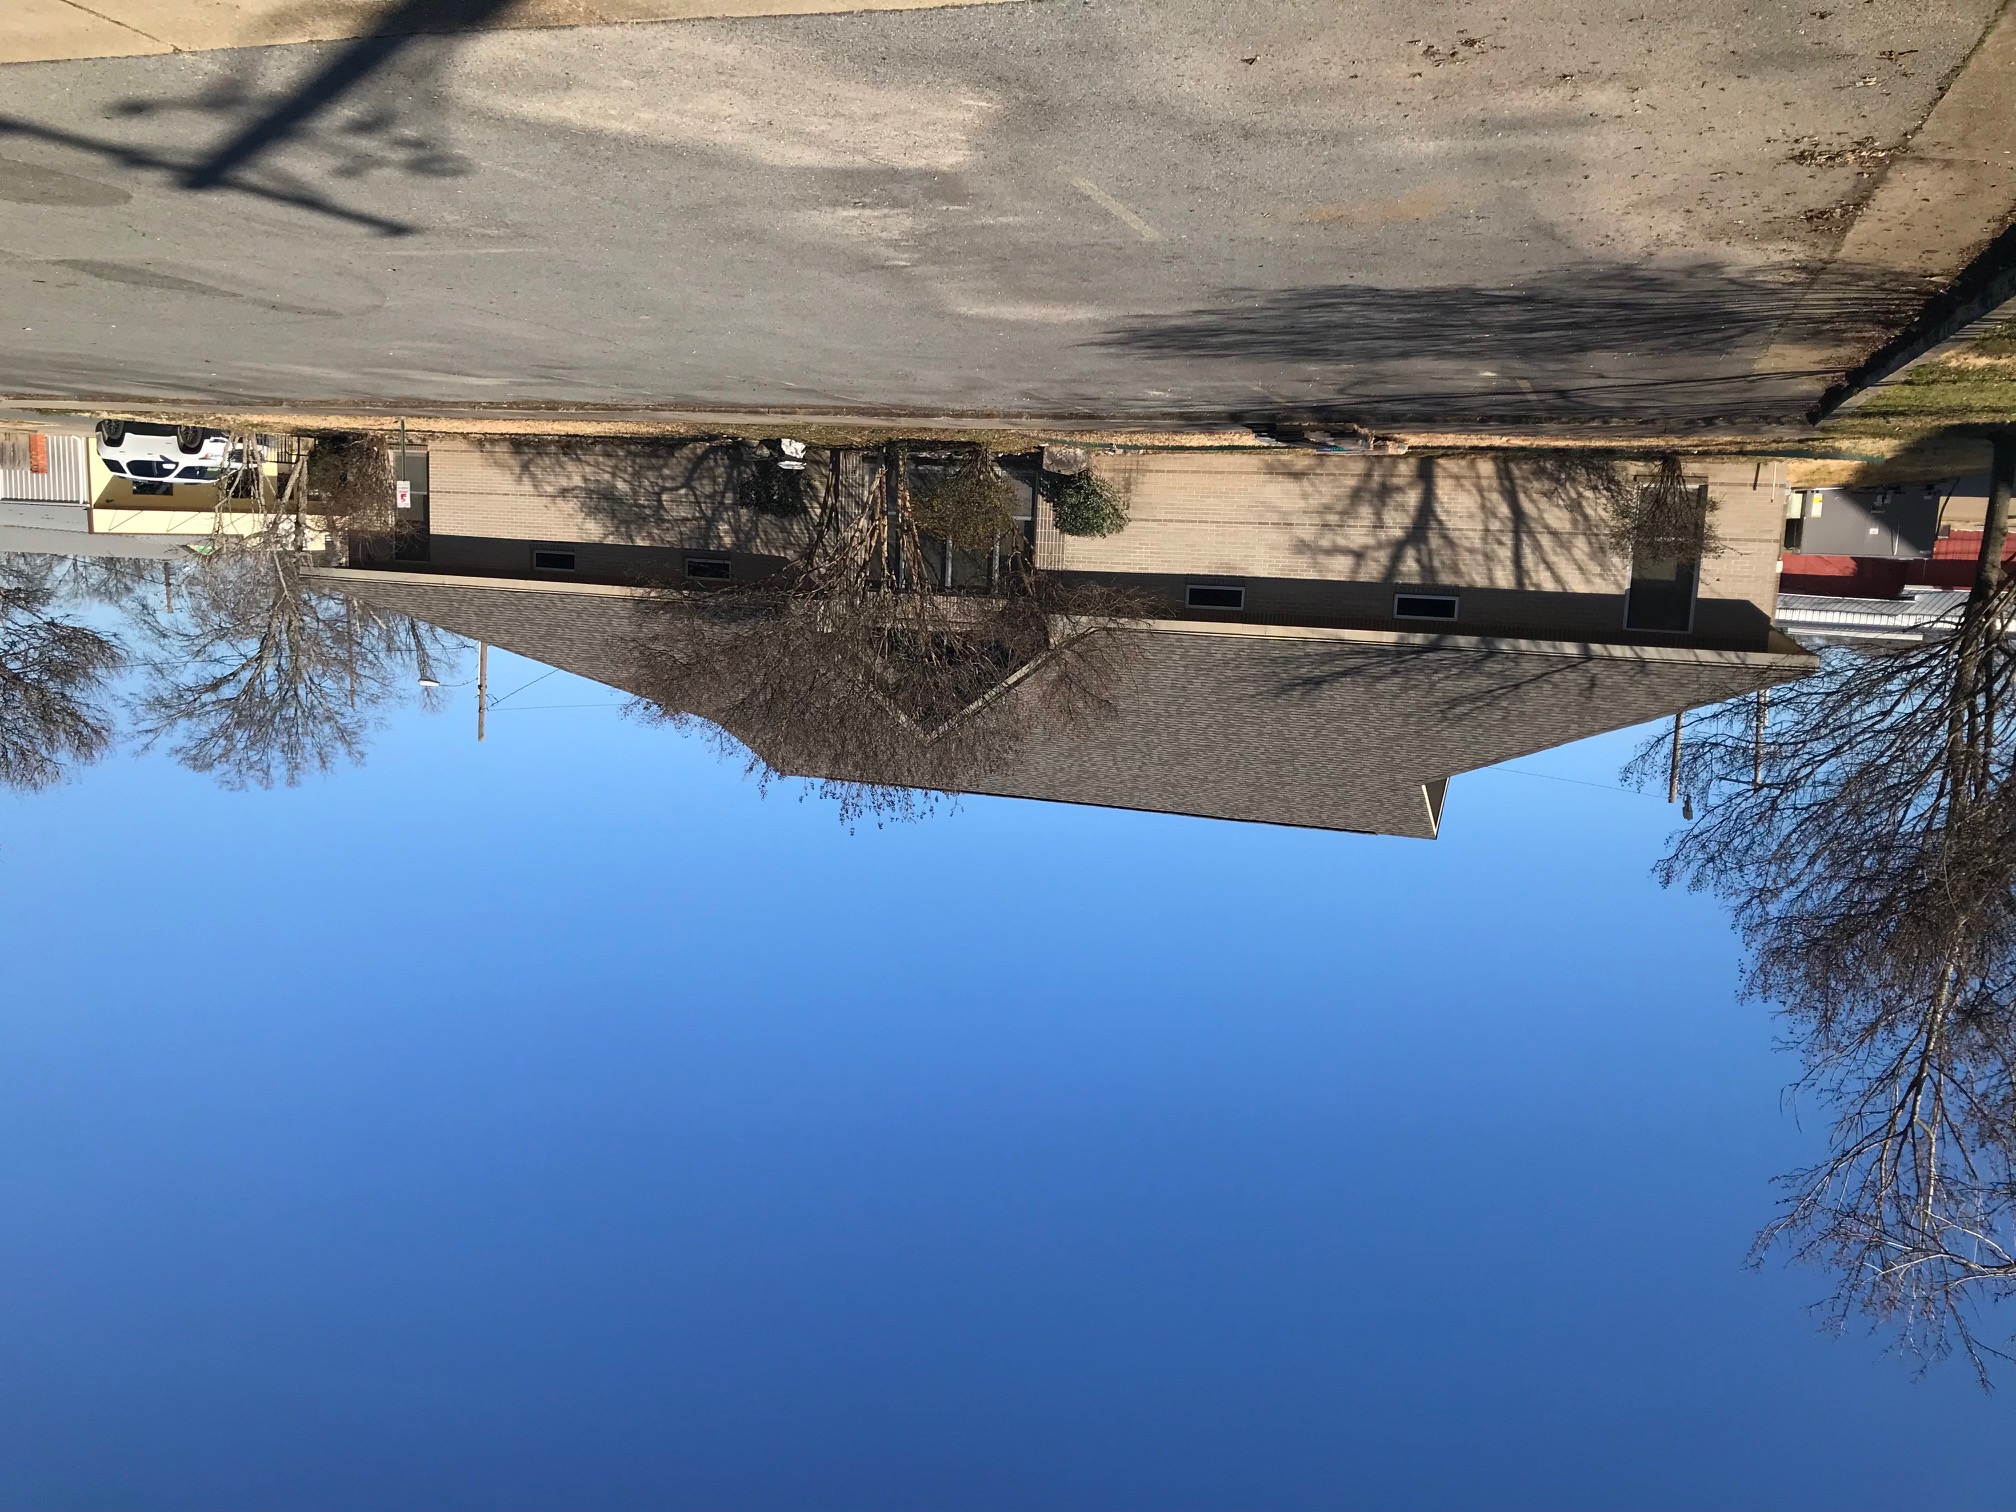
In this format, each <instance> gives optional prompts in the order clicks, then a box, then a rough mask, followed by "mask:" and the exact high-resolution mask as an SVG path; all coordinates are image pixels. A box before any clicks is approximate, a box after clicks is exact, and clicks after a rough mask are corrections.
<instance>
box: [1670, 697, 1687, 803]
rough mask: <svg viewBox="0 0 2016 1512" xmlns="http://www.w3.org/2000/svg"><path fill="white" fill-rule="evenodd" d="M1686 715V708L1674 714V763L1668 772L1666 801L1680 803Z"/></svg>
mask: <svg viewBox="0 0 2016 1512" xmlns="http://www.w3.org/2000/svg"><path fill="white" fill-rule="evenodd" d="M1686 717H1687V711H1686V710H1684V709H1683V710H1681V711H1680V712H1679V713H1678V714H1675V715H1674V716H1673V765H1672V766H1671V767H1670V768H1669V769H1668V771H1667V773H1666V801H1667V802H1668V803H1678V802H1679V801H1680V721H1681V720H1683V719H1685V718H1686Z"/></svg>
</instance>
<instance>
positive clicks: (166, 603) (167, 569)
mask: <svg viewBox="0 0 2016 1512" xmlns="http://www.w3.org/2000/svg"><path fill="white" fill-rule="evenodd" d="M161 607H162V608H164V609H166V610H167V611H168V612H169V613H170V614H173V613H174V612H175V564H174V563H173V562H163V563H162V564H161Z"/></svg>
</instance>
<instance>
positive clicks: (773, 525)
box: [428, 439, 826, 555]
mask: <svg viewBox="0 0 2016 1512" xmlns="http://www.w3.org/2000/svg"><path fill="white" fill-rule="evenodd" d="M429 460H430V488H431V492H430V494H429V496H428V511H429V528H430V529H431V530H432V532H433V533H434V534H436V535H447V536H478V537H488V538H492V539H500V540H511V541H576V542H583V543H589V544H596V545H626V546H664V547H683V548H685V549H688V550H722V551H726V550H736V551H756V552H768V553H772V554H776V555H786V554H789V553H790V552H791V551H792V550H793V548H794V545H795V543H796V541H797V539H798V532H799V526H798V525H797V524H796V523H794V522H792V521H789V520H779V519H775V518H771V517H767V516H763V515H759V514H756V513H755V512H753V511H751V510H747V509H738V508H735V507H734V505H733V500H734V487H733V477H732V469H731V467H730V465H729V463H728V461H727V459H726V457H725V456H723V455H722V454H720V453H710V452H709V451H708V449H707V448H706V447H705V446H702V445H690V446H685V447H679V448H676V449H675V448H670V447H665V448H657V447H636V446H620V445H617V446H611V445H607V444H580V443H559V444H555V443H552V442H543V441H542V442H535V443H530V444H526V443H510V442H500V441H485V440H476V441H468V440H452V439H451V440H443V441H436V442H434V443H433V444H432V446H430V447H429ZM802 476H804V477H805V478H806V479H807V480H808V481H809V482H810V484H811V486H813V487H815V488H816V487H819V486H821V485H822V484H823V482H824V480H825V477H826V474H825V473H824V472H823V470H821V469H818V468H814V469H812V470H810V471H808V472H807V473H805V474H803V475H802Z"/></svg>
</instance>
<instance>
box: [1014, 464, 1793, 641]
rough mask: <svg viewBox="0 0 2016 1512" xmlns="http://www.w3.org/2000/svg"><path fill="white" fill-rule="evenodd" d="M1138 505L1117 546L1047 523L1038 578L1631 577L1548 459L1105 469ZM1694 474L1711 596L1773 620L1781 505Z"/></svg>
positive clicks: (1567, 474)
mask: <svg viewBox="0 0 2016 1512" xmlns="http://www.w3.org/2000/svg"><path fill="white" fill-rule="evenodd" d="M1093 467H1094V470H1095V471H1097V472H1098V473H1099V474H1100V475H1101V476H1103V477H1105V478H1107V479H1109V480H1110V481H1112V482H1113V483H1114V485H1115V486H1116V487H1118V488H1120V489H1121V490H1122V491H1123V492H1124V493H1125V494H1126V495H1127V496H1128V499H1129V523H1128V526H1127V528H1126V529H1125V530H1123V531H1121V532H1120V533H1119V534H1118V535H1113V536H1107V537H1103V538H1081V537H1070V536H1063V535H1059V534H1058V533H1057V531H1056V529H1055V527H1054V526H1052V525H1051V523H1050V519H1049V511H1048V510H1047V508H1046V509H1045V510H1044V511H1043V512H1042V515H1041V517H1040V518H1039V520H1038V529H1037V551H1038V562H1039V564H1041V565H1043V566H1047V567H1054V568H1063V569H1070V570H1077V571H1088V572H1151V573H1171V574H1192V575H1196V576H1225V577H1255V578H1257V577H1276V578H1311V579H1326V580H1330V581H1336V582H1358V583H1387V584H1396V585H1401V586H1420V587H1426V586H1438V587H1452V588H1492V589H1508V590H1524V591H1529V592H1541V593H1579V594H1621V593H1623V592H1624V591H1625V588H1626V587H1627V586H1628V584H1629V579H1630V573H1629V571H1628V570H1627V568H1626V566H1625V564H1624V563H1622V562H1620V561H1619V560H1617V558H1616V557H1615V556H1614V555H1613V554H1612V553H1611V552H1610V550H1609V549H1608V547H1607V545H1606V543H1605V542H1604V540H1603V537H1602V530H1601V512H1600V509H1601V507H1600V504H1599V502H1598V495H1597V492H1596V490H1595V489H1593V488H1592V487H1591V486H1589V484H1588V483H1587V482H1586V481H1584V480H1583V479H1581V478H1578V476H1577V475H1576V470H1575V469H1574V468H1572V467H1564V466H1562V465H1561V464H1559V463H1556V462H1552V461H1550V460H1548V459H1545V458H1517V457H1514V458H1495V457H1412V456H1409V457H1342V456H1327V455H1324V454H1321V453H1307V452H1297V453H1287V454H1280V453H1265V452H1262V453H1257V454H1256V453H1252V452H1221V453H1143V454H1137V455H1129V456H1110V455H1100V456H1097V457H1095V459H1094V462H1093ZM1755 468H1756V464H1754V463H1750V462H1742V463H1735V462H1720V461H1717V462H1714V463H1707V462H1703V463H1700V464H1698V465H1697V464H1695V463H1690V464H1689V467H1688V471H1689V472H1690V473H1693V474H1696V475H1698V476H1702V477H1705V478H1706V479H1707V480H1708V482H1709V485H1710V490H1711V497H1712V498H1713V499H1714V500H1715V503H1716V506H1717V513H1716V521H1717V527H1718V529H1719V531H1720V533H1721V535H1722V537H1723V539H1724V541H1725V542H1726V543H1727V545H1728V546H1729V548H1730V549H1729V550H1728V551H1727V552H1726V553H1725V554H1724V555H1722V556H1720V557H1717V558H1715V559H1713V560H1712V561H1710V562H1709V563H1707V564H1705V566H1704V569H1703V574H1702V580H1703V581H1702V587H1703V593H1704V595H1707V596H1727V597H1735V598H1742V599H1747V600H1749V601H1751V602H1754V603H1757V604H1759V605H1760V606H1763V607H1765V608H1766V609H1767V611H1768V609H1769V607H1770V606H1771V605H1772V603H1773V602H1774V600H1775V595H1776V589H1777V555H1778V540H1779V537H1778V531H1779V530H1780V529H1781V525H1780V523H1779V520H1778V515H1779V514H1780V513H1781V512H1782V507H1783V505H1782V494H1781V493H1780V492H1779V490H1778V488H1777V487H1776V485H1775V484H1774V482H1773V475H1772V471H1771V468H1772V464H1770V463H1765V464H1764V465H1763V468H1762V470H1761V472H1759V473H1757V476H1756V483H1757V486H1756V487H1754V488H1753V487H1752V475H1753V471H1754V470H1755Z"/></svg>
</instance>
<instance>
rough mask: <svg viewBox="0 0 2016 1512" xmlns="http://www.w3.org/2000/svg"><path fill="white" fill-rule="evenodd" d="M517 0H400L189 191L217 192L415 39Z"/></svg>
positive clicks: (250, 129) (229, 148) (221, 153)
mask: <svg viewBox="0 0 2016 1512" xmlns="http://www.w3.org/2000/svg"><path fill="white" fill-rule="evenodd" d="M517 3H518V0H400V3H398V4H395V5H393V6H392V7H391V8H389V9H388V10H387V11H386V12H385V14H384V15H383V16H381V17H380V18H379V19H378V21H377V22H376V23H374V24H373V26H372V28H371V32H370V35H368V36H363V37H359V38H358V39H357V40H356V41H354V42H352V43H350V45H349V46H347V47H345V48H344V49H343V50H342V51H341V52H339V53H337V54H336V56H335V57H333V58H331V59H330V60H329V61H328V62H327V63H325V64H324V65H323V66H322V67H321V68H320V69H319V70H317V71H316V72H315V73H314V74H313V75H311V76H310V77H309V78H307V79H305V80H303V81H302V82H301V83H300V84H299V85H298V86H296V87H295V88H294V89H293V90H292V91H291V92H289V94H288V95H287V97H286V98H285V99H283V100H281V101H280V102H279V103H278V104H277V105H275V106H274V107H273V108H272V109H270V110H268V111H267V112H266V113H265V114H264V115H262V116H260V117H259V118H258V119H257V120H256V121H252V122H249V123H248V124H246V125H245V126H243V127H241V128H240V129H239V130H238V132H237V133H236V134H235V135H234V136H232V137H231V139H230V140H229V141H227V142H225V143H224V144H223V145H222V146H220V147H218V148H216V149H215V150H214V151H213V152H211V154H210V155H209V156H208V157H207V158H205V159H204V160H203V161H202V162H200V163H197V164H196V165H195V166H194V167H192V168H190V169H189V170H188V171H187V172H186V173H185V174H184V175H183V177H182V187H183V188H185V189H215V188H218V187H220V186H222V185H223V184H224V183H225V182H226V181H227V180H228V179H229V178H230V177H231V176H232V175H233V174H234V173H236V172H237V171H238V170H240V169H242V168H244V167H246V166H248V165H249V164H250V163H252V162H253V161H254V160H255V159H257V158H258V157H260V156H261V155H262V154H264V153H266V152H269V151H271V150H272V149H273V148H274V147H277V146H279V145H280V144H281V143H282V142H285V141H286V140H287V139H288V138H289V137H291V136H293V135H294V134H295V133H296V132H297V131H299V130H300V129H301V128H302V127H303V126H305V125H307V124H308V122H310V121H312V120H313V119H314V118H315V117H316V116H318V115H320V114H321V113H322V112H323V111H325V110H327V109H328V108H329V107H330V106H331V105H334V104H335V103H336V102H337V101H338V100H341V99H342V98H343V97H344V96H345V95H347V94H349V93H351V92H352V91H353V90H355V89H356V88H357V87H358V86H359V85H360V84H362V83H364V82H365V81H366V80H367V79H369V78H370V77H371V76H372V75H374V74H376V73H378V72H379V71H380V70H382V69H383V68H385V66H386V65H387V64H389V63H390V62H391V61H392V60H393V59H394V58H396V57H397V56H398V55H399V54H400V53H401V52H402V51H404V50H405V49H406V48H407V47H409V46H411V45H412V43H413V40H414V38H416V37H421V36H426V35H429V34H435V33H442V32H451V33H452V32H458V31H464V30H467V29H469V28H471V27H476V26H481V25H482V24H483V23H485V22H486V21H490V20H493V19H495V18H496V17H498V16H500V15H502V14H503V13H504V12H506V11H508V10H510V9H511V8H512V7H513V6H515V5H516V4H517Z"/></svg>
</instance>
